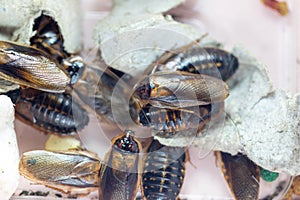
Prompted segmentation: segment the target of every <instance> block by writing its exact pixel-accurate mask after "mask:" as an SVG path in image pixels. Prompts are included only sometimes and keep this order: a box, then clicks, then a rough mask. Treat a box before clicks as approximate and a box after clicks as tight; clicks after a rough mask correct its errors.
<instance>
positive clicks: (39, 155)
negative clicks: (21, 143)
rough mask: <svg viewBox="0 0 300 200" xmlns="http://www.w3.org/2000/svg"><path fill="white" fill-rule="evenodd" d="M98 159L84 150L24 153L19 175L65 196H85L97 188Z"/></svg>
mask: <svg viewBox="0 0 300 200" xmlns="http://www.w3.org/2000/svg"><path fill="white" fill-rule="evenodd" d="M100 167H101V163H100V161H99V158H98V157H97V156H96V155H95V154H94V153H92V152H89V151H86V150H77V149H72V150H69V151H58V152H51V151H45V150H34V151H29V152H25V153H23V155H22V157H21V159H20V162H19V172H20V174H21V175H23V176H24V177H25V178H27V179H29V180H31V181H33V182H35V183H39V184H43V185H45V186H47V187H51V188H53V189H56V190H60V191H62V192H65V193H69V192H78V193H88V192H90V191H92V190H96V189H97V188H98V187H99V170H100Z"/></svg>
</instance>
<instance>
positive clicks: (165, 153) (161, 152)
mask: <svg viewBox="0 0 300 200" xmlns="http://www.w3.org/2000/svg"><path fill="white" fill-rule="evenodd" d="M186 160H187V155H186V151H185V148H181V147H168V146H164V145H162V144H160V143H159V142H158V141H157V140H153V142H152V143H151V145H150V147H149V149H148V153H147V155H146V157H145V160H144V168H143V176H142V193H143V196H144V197H145V198H146V199H147V200H157V199H174V200H175V199H177V197H178V195H179V192H180V190H181V187H182V184H183V181H184V176H185V162H186Z"/></svg>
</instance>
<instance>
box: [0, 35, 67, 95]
mask: <svg viewBox="0 0 300 200" xmlns="http://www.w3.org/2000/svg"><path fill="white" fill-rule="evenodd" d="M0 78H2V79H5V80H8V81H11V82H14V83H17V84H20V85H24V86H27V87H31V88H35V89H38V90H43V91H46V92H63V91H65V89H66V87H67V85H68V84H69V83H70V78H69V76H68V73H67V72H66V71H65V70H64V69H63V68H62V67H61V66H60V65H59V64H58V63H57V62H56V60H55V59H53V58H51V57H50V56H49V55H48V54H46V53H44V52H43V51H41V50H39V49H36V48H34V47H31V46H27V45H20V44H17V43H13V42H5V41H0Z"/></svg>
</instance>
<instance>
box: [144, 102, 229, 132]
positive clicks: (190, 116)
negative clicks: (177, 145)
mask: <svg viewBox="0 0 300 200" xmlns="http://www.w3.org/2000/svg"><path fill="white" fill-rule="evenodd" d="M223 110H224V102H218V103H214V104H209V105H204V106H198V107H197V106H194V107H187V108H181V109H165V108H157V107H153V106H151V105H150V104H149V105H146V106H144V107H143V108H142V110H141V112H140V113H139V118H138V119H139V123H141V124H142V125H143V126H148V127H151V128H152V130H153V132H155V133H156V135H159V136H161V137H164V138H168V137H176V136H175V134H176V135H180V137H182V136H189V135H194V136H195V134H197V133H199V132H200V131H201V130H202V129H203V128H204V127H205V125H206V124H207V123H208V122H209V121H210V120H212V119H216V118H218V117H219V115H220V114H221V113H222V112H223Z"/></svg>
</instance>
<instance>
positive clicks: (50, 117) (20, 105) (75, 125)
mask: <svg viewBox="0 0 300 200" xmlns="http://www.w3.org/2000/svg"><path fill="white" fill-rule="evenodd" d="M7 94H8V95H9V96H10V97H11V99H13V101H14V103H15V114H16V117H17V118H18V119H19V120H21V121H22V122H24V123H26V124H28V125H31V126H32V127H34V128H36V129H38V130H40V131H42V132H44V133H55V134H59V135H71V134H75V133H77V131H80V130H81V129H83V128H84V127H85V126H86V125H87V124H88V122H89V117H88V113H87V111H86V110H85V109H84V108H83V107H82V106H81V105H80V104H79V103H77V102H76V101H75V98H72V96H71V95H70V94H68V93H48V92H42V91H38V90H35V89H31V88H26V89H21V90H19V91H12V92H10V93H7Z"/></svg>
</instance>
